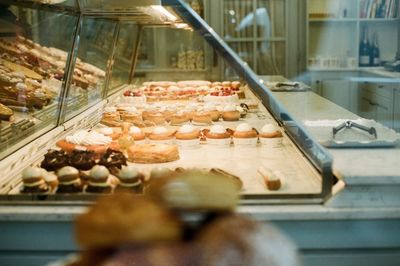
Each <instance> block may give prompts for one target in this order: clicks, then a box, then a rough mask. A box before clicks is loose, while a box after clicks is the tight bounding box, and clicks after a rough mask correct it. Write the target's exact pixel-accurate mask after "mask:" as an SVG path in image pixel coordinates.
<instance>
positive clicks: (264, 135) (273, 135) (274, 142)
mask: <svg viewBox="0 0 400 266" xmlns="http://www.w3.org/2000/svg"><path fill="white" fill-rule="evenodd" d="M260 142H261V144H263V145H265V146H270V147H272V148H278V147H280V146H281V145H282V133H281V131H280V130H279V129H278V128H277V127H276V126H275V125H274V124H266V125H264V126H263V127H262V129H261V132H260Z"/></svg>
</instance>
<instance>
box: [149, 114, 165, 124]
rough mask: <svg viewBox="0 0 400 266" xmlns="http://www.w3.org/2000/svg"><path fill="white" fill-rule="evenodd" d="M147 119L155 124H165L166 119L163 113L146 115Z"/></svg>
mask: <svg viewBox="0 0 400 266" xmlns="http://www.w3.org/2000/svg"><path fill="white" fill-rule="evenodd" d="M145 120H146V121H150V122H152V123H153V124H154V125H163V124H165V122H166V120H165V117H164V115H163V114H162V113H151V114H148V115H147V116H146V119H145Z"/></svg>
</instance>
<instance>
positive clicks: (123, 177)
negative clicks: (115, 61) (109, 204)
mask: <svg viewBox="0 0 400 266" xmlns="http://www.w3.org/2000/svg"><path fill="white" fill-rule="evenodd" d="M117 176H118V179H119V181H120V182H119V184H118V185H117V187H116V188H115V192H134V193H142V191H143V180H144V176H143V174H141V173H140V172H139V171H138V170H137V169H136V167H134V166H122V168H121V170H120V171H119V172H118V174H117Z"/></svg>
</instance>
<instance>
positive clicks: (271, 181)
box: [258, 166, 284, 190]
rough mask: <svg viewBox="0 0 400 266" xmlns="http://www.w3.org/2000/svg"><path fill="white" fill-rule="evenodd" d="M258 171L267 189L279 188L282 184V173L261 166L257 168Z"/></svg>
mask: <svg viewBox="0 0 400 266" xmlns="http://www.w3.org/2000/svg"><path fill="white" fill-rule="evenodd" d="M258 172H259V173H260V175H261V176H262V177H263V179H264V182H265V185H266V186H267V188H268V190H279V189H280V188H281V187H282V186H283V180H284V178H283V174H282V173H281V172H280V171H278V170H275V171H271V170H270V169H267V168H265V167H263V166H261V167H260V168H258Z"/></svg>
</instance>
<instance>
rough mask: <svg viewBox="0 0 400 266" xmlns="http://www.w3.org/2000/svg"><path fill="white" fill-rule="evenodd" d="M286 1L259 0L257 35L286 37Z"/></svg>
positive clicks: (264, 37)
mask: <svg viewBox="0 0 400 266" xmlns="http://www.w3.org/2000/svg"><path fill="white" fill-rule="evenodd" d="M285 5H286V1H285V0H258V1H257V9H256V12H255V14H256V15H255V16H256V21H255V23H254V22H253V23H254V24H255V27H256V30H257V37H259V38H263V39H271V38H285V36H286V6H285Z"/></svg>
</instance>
